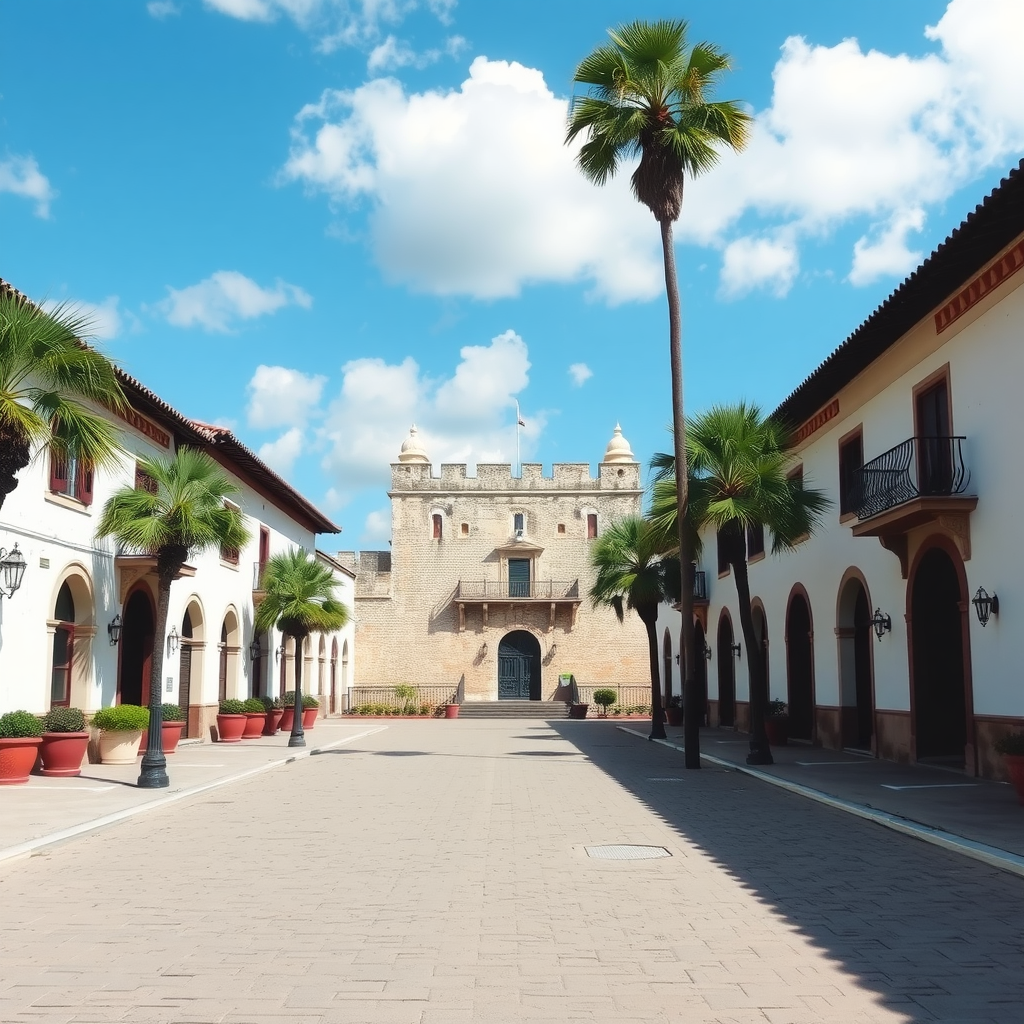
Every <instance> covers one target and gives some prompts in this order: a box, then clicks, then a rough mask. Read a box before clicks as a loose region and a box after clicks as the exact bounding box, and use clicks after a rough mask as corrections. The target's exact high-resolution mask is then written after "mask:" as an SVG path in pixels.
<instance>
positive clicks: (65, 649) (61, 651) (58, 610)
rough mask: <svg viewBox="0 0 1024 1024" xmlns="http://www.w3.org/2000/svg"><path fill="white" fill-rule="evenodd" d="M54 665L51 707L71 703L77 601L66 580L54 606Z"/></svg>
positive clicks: (58, 592)
mask: <svg viewBox="0 0 1024 1024" xmlns="http://www.w3.org/2000/svg"><path fill="white" fill-rule="evenodd" d="M53 621H54V628H53V663H52V668H51V671H50V707H65V708H66V707H67V706H68V705H69V704H70V703H71V664H72V661H73V659H74V652H75V599H74V597H73V596H72V594H71V587H70V586H69V585H68V583H67V581H66V580H65V581H64V582H63V583H62V584H61V587H60V590H59V591H57V600H56V602H55V603H54V606H53Z"/></svg>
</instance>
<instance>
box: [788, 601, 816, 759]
mask: <svg viewBox="0 0 1024 1024" xmlns="http://www.w3.org/2000/svg"><path fill="white" fill-rule="evenodd" d="M786 675H787V677H788V678H787V682H788V684H789V700H788V701H787V703H788V704H789V735H790V736H791V737H793V739H798V740H808V741H810V740H813V739H814V652H813V647H812V636H811V608H810V605H809V604H808V603H807V597H806V594H805V592H804V591H803V588H802V587H801V588H800V589H799V590H794V591H793V593H792V594H791V595H790V598H789V609H788V611H787V612H786Z"/></svg>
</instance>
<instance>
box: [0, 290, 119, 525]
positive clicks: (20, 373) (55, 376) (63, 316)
mask: <svg viewBox="0 0 1024 1024" xmlns="http://www.w3.org/2000/svg"><path fill="white" fill-rule="evenodd" d="M88 328H89V322H88V320H87V319H86V318H85V317H83V316H81V315H79V314H78V313H76V312H75V311H74V310H73V309H72V308H71V307H69V306H66V305H65V306H58V307H57V308H56V309H54V310H53V311H52V312H50V313H47V312H45V311H44V310H42V309H41V308H40V307H39V306H37V305H35V304H34V303H32V302H29V301H28V299H26V298H25V297H24V296H23V295H20V294H18V293H17V292H14V291H0V508H2V507H3V504H4V501H5V500H6V498H7V495H8V494H10V493H11V491H13V490H14V489H15V488H16V487H17V486H18V479H17V474H18V473H19V472H20V471H21V470H23V469H24V468H25V467H26V466H27V465H28V464H29V462H30V461H31V459H32V448H33V447H37V448H39V449H43V448H49V449H50V450H52V451H54V453H55V454H57V455H58V456H59V457H62V458H63V459H65V460H75V461H76V462H77V463H78V464H79V465H85V466H101V465H112V464H113V463H114V461H115V459H116V454H117V452H118V451H119V445H118V441H117V431H116V428H115V427H114V426H113V424H111V423H110V421H109V420H108V419H105V418H104V417H103V416H101V415H99V414H97V413H95V412H93V411H92V410H90V409H89V408H88V407H87V406H86V405H84V404H83V402H84V401H88V402H92V403H94V404H96V405H100V406H105V407H106V408H108V409H112V410H114V411H117V410H119V409H122V408H124V406H125V404H126V402H125V397H124V394H123V393H122V391H121V385H120V384H119V383H118V380H117V375H116V372H115V370H114V367H113V366H112V365H111V363H110V361H109V360H108V359H107V358H106V357H105V356H102V355H101V354H100V353H99V352H97V351H96V350H95V349H92V348H88V347H87V346H85V345H84V344H83V343H82V342H81V340H80V336H81V335H82V334H83V333H85V332H86V331H87V330H88Z"/></svg>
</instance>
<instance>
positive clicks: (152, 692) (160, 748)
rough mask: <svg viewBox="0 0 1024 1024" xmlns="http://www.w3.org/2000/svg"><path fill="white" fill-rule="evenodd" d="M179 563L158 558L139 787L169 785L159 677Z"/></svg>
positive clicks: (161, 684)
mask: <svg viewBox="0 0 1024 1024" xmlns="http://www.w3.org/2000/svg"><path fill="white" fill-rule="evenodd" d="M180 569H181V566H180V565H174V564H172V563H169V562H163V561H162V560H160V561H158V564H157V588H156V623H155V624H154V626H153V658H152V661H151V662H150V672H149V734H148V735H147V737H146V752H145V754H143V755H142V766H141V771H140V773H139V782H138V785H139V787H140V788H142V789H163V788H164V787H165V786H169V785H170V784H171V780H170V779H169V778H168V777H167V757H166V755H165V754H164V734H163V678H164V645H165V644H166V643H167V641H166V639H165V637H166V636H167V612H168V609H169V608H170V604H171V583H172V582H173V581H174V577H175V576H177V575H178V572H179V570H180Z"/></svg>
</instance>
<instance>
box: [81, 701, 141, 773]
mask: <svg viewBox="0 0 1024 1024" xmlns="http://www.w3.org/2000/svg"><path fill="white" fill-rule="evenodd" d="M92 724H93V725H94V726H96V728H97V729H99V731H100V763H101V764H135V758H136V756H137V755H138V752H139V743H141V742H142V733H143V730H144V729H145V728H146V726H148V725H149V708H142V707H139V705H138V704H115V705H114V706H113V707H109V708H100V709H99V711H97V712H96V714H94V715H93V716H92Z"/></svg>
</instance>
